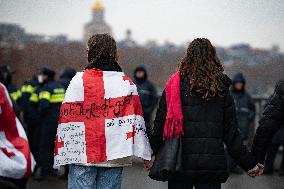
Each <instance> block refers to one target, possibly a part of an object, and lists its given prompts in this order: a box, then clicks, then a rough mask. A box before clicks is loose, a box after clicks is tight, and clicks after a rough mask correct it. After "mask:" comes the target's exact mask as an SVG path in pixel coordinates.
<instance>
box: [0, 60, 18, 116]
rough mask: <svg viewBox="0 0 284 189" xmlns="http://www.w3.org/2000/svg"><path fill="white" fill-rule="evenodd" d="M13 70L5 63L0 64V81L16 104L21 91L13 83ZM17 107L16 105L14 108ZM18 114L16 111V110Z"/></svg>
mask: <svg viewBox="0 0 284 189" xmlns="http://www.w3.org/2000/svg"><path fill="white" fill-rule="evenodd" d="M14 73H15V72H14V71H12V69H11V68H10V67H9V66H7V65H0V82H2V83H3V84H4V85H5V86H6V88H7V90H8V92H9V94H10V97H11V99H12V100H13V104H14V105H16V102H17V101H18V100H19V99H20V98H21V92H20V91H19V90H17V88H16V87H15V86H14V85H13V74H14ZM17 108H18V107H16V110H18V109H17ZM16 113H17V114H18V111H17V112H16Z"/></svg>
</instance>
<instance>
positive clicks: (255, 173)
mask: <svg viewBox="0 0 284 189" xmlns="http://www.w3.org/2000/svg"><path fill="white" fill-rule="evenodd" d="M263 170H264V166H263V165H262V164H260V163H258V164H257V165H256V166H255V167H254V168H253V169H251V170H249V171H248V175H249V176H250V177H253V178H254V177H256V176H260V175H262V174H263Z"/></svg>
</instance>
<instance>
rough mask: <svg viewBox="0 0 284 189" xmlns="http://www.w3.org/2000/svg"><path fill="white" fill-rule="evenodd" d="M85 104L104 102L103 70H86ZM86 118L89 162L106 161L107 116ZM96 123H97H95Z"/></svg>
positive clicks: (84, 77) (84, 76)
mask: <svg viewBox="0 0 284 189" xmlns="http://www.w3.org/2000/svg"><path fill="white" fill-rule="evenodd" d="M83 84H84V104H86V105H87V106H88V105H89V106H90V105H91V104H93V103H95V104H102V103H103V102H104V96H105V94H104V91H105V90H104V80H103V72H102V71H94V70H85V73H84V75H83ZM95 119H96V121H95V122H94V121H93V119H86V120H85V130H86V131H85V138H86V153H87V162H104V161H106V160H107V157H106V137H105V118H104V117H102V116H101V117H97V118H95ZM94 123H96V124H94Z"/></svg>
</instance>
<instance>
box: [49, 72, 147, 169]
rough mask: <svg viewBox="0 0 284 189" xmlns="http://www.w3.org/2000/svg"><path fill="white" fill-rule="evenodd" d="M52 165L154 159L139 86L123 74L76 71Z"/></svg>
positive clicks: (62, 109)
mask: <svg viewBox="0 0 284 189" xmlns="http://www.w3.org/2000/svg"><path fill="white" fill-rule="evenodd" d="M54 156H55V158H54V160H55V161H54V166H55V167H56V166H60V165H66V164H87V163H99V162H106V161H110V160H115V159H119V158H124V157H129V156H136V157H140V158H143V159H146V160H150V159H151V148H150V144H149V140H148V138H147V134H146V128H145V122H144V118H143V113H142V107H141V103H140V100H139V96H138V93H137V88H136V86H135V84H134V83H133V82H132V80H131V79H130V78H129V77H127V76H126V75H125V74H124V73H123V72H115V71H101V70H97V69H92V70H85V71H84V72H78V73H77V74H76V75H75V77H74V78H73V79H72V81H71V82H70V85H69V87H68V89H67V91H66V94H65V99H64V102H63V104H62V105H61V109H60V117H59V125H58V129H57V136H56V142H55V151H54Z"/></svg>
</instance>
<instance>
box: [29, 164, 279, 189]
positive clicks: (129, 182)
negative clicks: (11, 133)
mask: <svg viewBox="0 0 284 189" xmlns="http://www.w3.org/2000/svg"><path fill="white" fill-rule="evenodd" d="M141 166H142V165H135V166H133V167H131V168H130V167H129V168H125V170H124V177H123V178H124V180H123V189H167V183H163V182H155V181H153V180H151V179H150V178H149V177H147V172H146V171H144V170H143V169H142V168H141ZM65 188H67V184H66V181H64V180H60V179H57V178H56V177H52V178H49V179H48V180H47V181H43V182H36V181H33V180H32V179H31V180H30V181H29V183H28V187H27V189H65ZM222 189H284V177H279V176H278V175H277V174H275V175H272V176H261V177H258V178H255V179H252V178H250V177H248V176H246V175H245V174H243V175H232V176H231V177H230V178H229V180H228V181H227V183H226V184H223V186H222Z"/></svg>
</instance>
